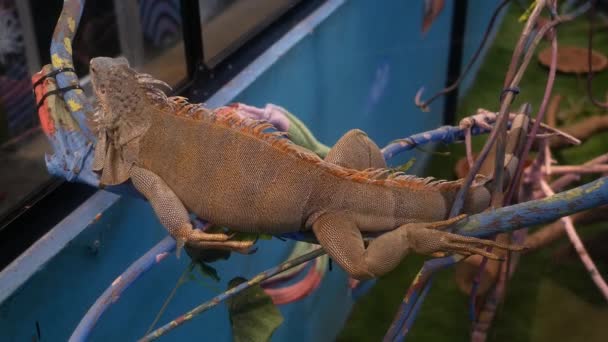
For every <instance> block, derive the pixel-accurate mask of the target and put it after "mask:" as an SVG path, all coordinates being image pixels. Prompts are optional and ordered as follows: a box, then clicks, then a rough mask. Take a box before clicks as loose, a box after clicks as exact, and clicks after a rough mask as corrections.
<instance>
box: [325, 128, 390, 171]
mask: <svg viewBox="0 0 608 342" xmlns="http://www.w3.org/2000/svg"><path fill="white" fill-rule="evenodd" d="M325 161H327V162H330V163H332V164H336V165H340V166H342V167H346V168H350V169H355V170H365V169H369V168H374V169H378V168H386V162H385V161H384V157H383V156H382V152H381V151H380V148H378V145H376V144H375V143H374V142H373V141H372V140H371V139H370V138H369V137H368V136H367V134H365V132H363V131H361V130H358V129H352V130H350V131H348V132H347V133H346V134H344V135H343V136H342V138H340V139H339V140H338V142H336V144H335V145H334V146H333V147H332V148H331V150H329V153H327V156H326V157H325Z"/></svg>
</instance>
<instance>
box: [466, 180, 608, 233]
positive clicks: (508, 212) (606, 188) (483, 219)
mask: <svg viewBox="0 0 608 342" xmlns="http://www.w3.org/2000/svg"><path fill="white" fill-rule="evenodd" d="M607 203H608V177H602V178H599V179H597V180H595V181H593V182H590V183H587V184H585V185H581V186H579V187H576V188H574V189H571V190H567V191H564V192H560V193H558V194H555V195H553V196H551V197H547V198H544V199H540V200H535V201H529V202H524V203H519V204H515V205H511V206H508V207H503V208H500V209H496V210H493V211H486V212H484V213H481V214H477V215H472V216H469V217H467V218H466V219H464V220H462V221H460V222H458V223H456V225H455V226H454V232H456V233H459V234H462V235H467V236H476V237H487V236H492V235H494V234H497V233H504V232H510V231H513V230H517V229H519V228H523V227H527V226H533V225H537V224H544V223H549V222H552V221H555V220H557V219H559V218H561V217H564V216H568V215H572V214H574V213H577V212H579V211H583V210H587V209H590V208H593V207H597V206H600V205H604V204H607Z"/></svg>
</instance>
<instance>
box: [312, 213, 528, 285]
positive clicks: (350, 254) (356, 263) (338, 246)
mask: <svg viewBox="0 0 608 342" xmlns="http://www.w3.org/2000/svg"><path fill="white" fill-rule="evenodd" d="M460 219H462V216H458V217H456V218H452V219H449V220H445V221H438V222H433V223H410V224H405V225H402V226H400V227H397V228H395V229H394V230H392V231H389V232H386V233H384V234H382V235H380V236H379V237H378V238H376V239H375V240H373V241H371V242H370V243H369V245H368V246H367V248H366V247H365V243H364V241H363V237H362V235H361V232H360V230H359V227H357V224H356V223H355V221H354V220H353V219H352V218H351V217H350V216H349V215H348V213H344V212H335V213H326V214H323V215H321V216H320V217H319V218H318V219H317V220H316V221H315V222H314V223H313V224H312V230H313V232H314V234H315V236H316V238H317V240H318V241H319V243H320V244H321V245H322V246H323V248H325V251H327V254H329V256H330V257H331V258H332V259H333V260H335V261H336V262H337V263H338V264H339V265H340V266H341V267H342V268H343V269H344V270H346V272H348V273H349V274H350V275H351V276H352V277H353V278H356V279H360V280H363V279H369V278H375V277H378V276H381V275H383V274H385V273H388V272H389V271H391V270H393V269H394V268H395V267H397V265H398V264H399V263H400V262H401V260H403V258H405V256H407V254H408V253H410V252H416V253H419V254H427V255H428V254H433V253H435V252H449V253H457V254H462V255H471V254H481V255H483V256H487V257H488V258H491V259H498V256H497V255H496V254H494V253H489V252H487V251H486V250H485V248H486V247H498V248H503V249H508V250H520V249H522V247H518V246H512V245H505V244H501V243H498V242H495V241H491V240H483V239H477V238H473V237H466V236H460V235H457V234H452V233H448V232H444V231H440V230H436V229H437V228H441V227H445V226H448V225H450V224H452V223H454V222H456V221H458V220H460Z"/></svg>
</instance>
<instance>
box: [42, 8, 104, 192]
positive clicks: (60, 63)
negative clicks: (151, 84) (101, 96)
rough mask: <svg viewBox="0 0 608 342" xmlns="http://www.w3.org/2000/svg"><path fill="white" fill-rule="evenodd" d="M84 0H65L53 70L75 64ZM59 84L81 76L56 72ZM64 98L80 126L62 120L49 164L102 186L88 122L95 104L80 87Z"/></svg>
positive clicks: (69, 177)
mask: <svg viewBox="0 0 608 342" xmlns="http://www.w3.org/2000/svg"><path fill="white" fill-rule="evenodd" d="M83 7H84V0H65V1H64V6H63V10H62V12H61V16H60V17H59V20H58V21H57V26H56V27H55V32H54V33H53V39H52V41H51V61H52V66H53V70H60V69H62V68H73V67H74V63H73V61H72V40H73V38H74V35H75V34H76V29H77V27H78V23H79V22H80V18H81V16H82V9H83ZM55 78H56V80H57V86H58V88H60V89H61V88H66V89H69V87H73V86H77V85H78V77H77V75H76V74H75V73H73V72H67V71H66V72H59V73H58V74H57V75H56V77H55ZM63 98H64V99H65V103H66V105H67V108H68V109H69V111H70V113H71V115H72V117H73V118H74V119H76V121H77V122H78V125H79V130H74V129H73V128H69V129H68V127H66V126H62V125H60V124H58V123H56V124H58V125H56V131H55V132H54V136H52V137H50V140H51V143H52V144H53V147H54V152H55V154H54V155H51V156H47V158H46V165H47V169H48V170H49V172H50V173H51V174H53V175H56V176H59V177H63V178H65V179H67V180H69V181H80V182H84V183H87V184H91V185H94V186H98V184H99V182H98V178H97V175H95V174H94V173H93V172H92V171H91V162H92V151H93V147H94V141H95V140H94V137H93V134H92V133H91V131H90V130H89V128H88V126H87V124H86V118H87V116H88V115H89V114H90V113H91V112H92V106H91V104H90V103H89V101H88V100H87V98H86V97H85V94H84V92H83V91H82V90H80V89H69V90H66V91H65V92H63Z"/></svg>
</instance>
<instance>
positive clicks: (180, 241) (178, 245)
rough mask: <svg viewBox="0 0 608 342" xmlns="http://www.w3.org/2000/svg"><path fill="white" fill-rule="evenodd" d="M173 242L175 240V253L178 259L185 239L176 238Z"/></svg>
mask: <svg viewBox="0 0 608 342" xmlns="http://www.w3.org/2000/svg"><path fill="white" fill-rule="evenodd" d="M175 242H176V246H175V255H176V256H177V258H178V259H179V257H180V255H181V254H182V249H184V246H185V245H186V240H185V239H177V240H176V241H175Z"/></svg>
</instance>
